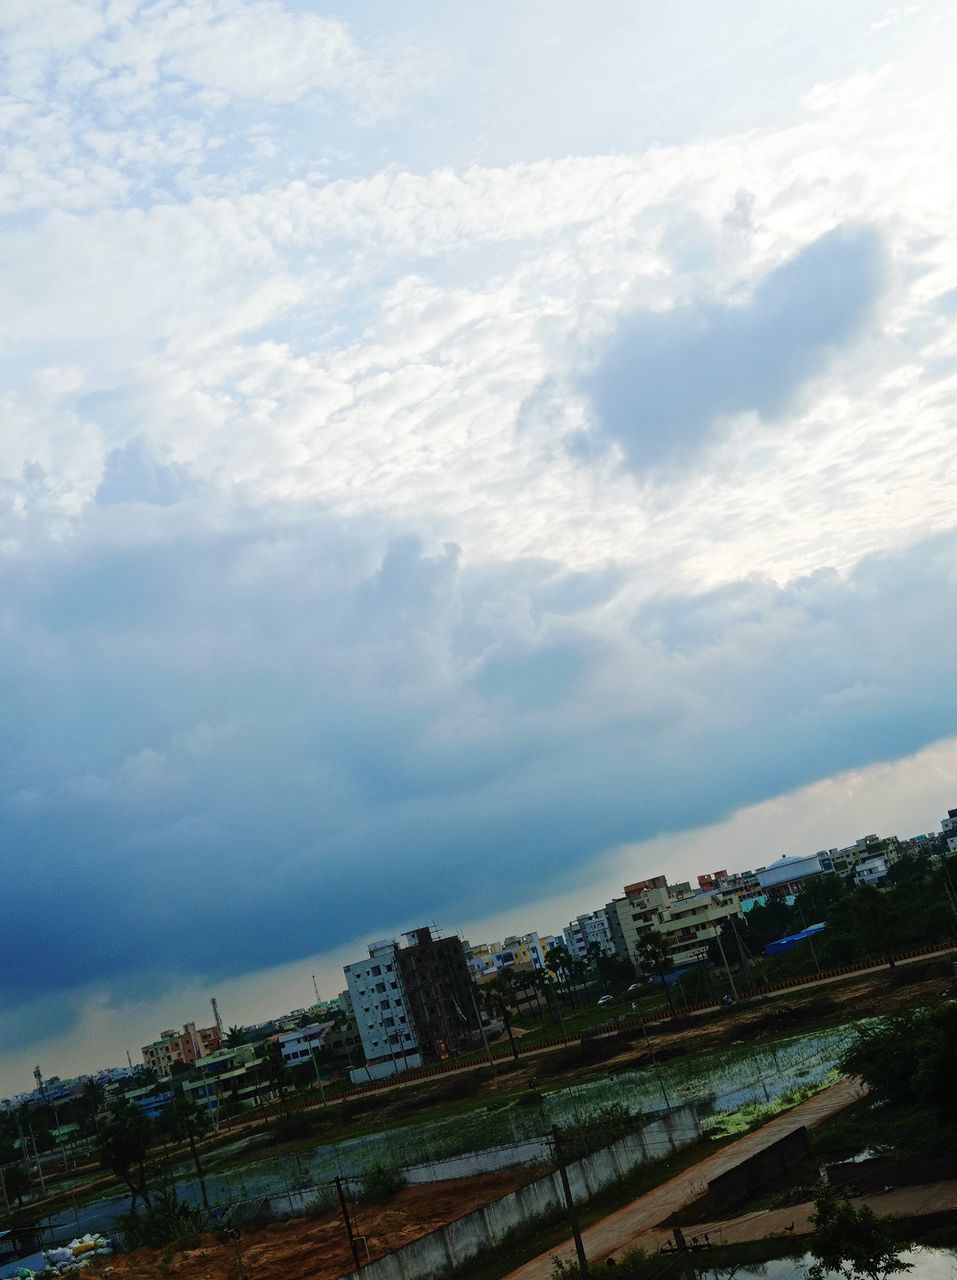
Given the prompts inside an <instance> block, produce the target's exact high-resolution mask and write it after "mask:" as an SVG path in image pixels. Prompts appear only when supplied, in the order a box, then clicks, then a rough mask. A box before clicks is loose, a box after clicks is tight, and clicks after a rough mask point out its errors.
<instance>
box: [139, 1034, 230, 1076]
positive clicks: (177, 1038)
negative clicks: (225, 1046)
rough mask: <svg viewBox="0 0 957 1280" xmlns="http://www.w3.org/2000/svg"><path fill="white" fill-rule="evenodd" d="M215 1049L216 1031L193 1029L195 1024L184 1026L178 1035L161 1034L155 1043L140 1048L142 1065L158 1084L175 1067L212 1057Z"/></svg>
mask: <svg viewBox="0 0 957 1280" xmlns="http://www.w3.org/2000/svg"><path fill="white" fill-rule="evenodd" d="M219 1047H220V1041H219V1028H218V1027H215V1026H213V1027H197V1026H196V1023H195V1022H187V1023H186V1024H185V1026H184V1027H183V1030H182V1031H181V1032H179V1033H177V1032H175V1031H161V1032H160V1038H159V1039H158V1040H154V1041H153V1043H152V1044H145V1045H143V1049H142V1054H143V1064H144V1066H146V1067H147V1068H148V1069H149V1070H150V1071H152V1072H153V1074H154V1075H155V1076H156V1078H157V1079H158V1080H165V1079H167V1078H168V1077H169V1076H171V1075H172V1074H173V1068H174V1066H176V1065H177V1064H181V1065H183V1066H187V1067H189V1066H192V1065H193V1063H194V1062H195V1061H196V1059H197V1058H202V1057H204V1056H205V1055H206V1054H209V1053H214V1052H215V1051H216V1050H217V1049H218V1048H219Z"/></svg>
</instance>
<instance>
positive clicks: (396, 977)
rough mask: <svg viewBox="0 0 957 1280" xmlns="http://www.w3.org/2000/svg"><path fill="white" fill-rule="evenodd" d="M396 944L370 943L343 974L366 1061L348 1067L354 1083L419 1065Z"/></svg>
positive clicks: (416, 1045)
mask: <svg viewBox="0 0 957 1280" xmlns="http://www.w3.org/2000/svg"><path fill="white" fill-rule="evenodd" d="M397 951H398V947H397V946H396V944H395V942H394V941H393V940H390V939H383V940H382V941H381V942H373V943H372V944H371V945H370V947H369V957H368V959H366V960H357V961H356V962H355V963H354V964H347V965H346V966H345V969H344V972H345V975H346V982H347V984H348V990H349V997H350V1000H351V1003H352V1008H353V1013H354V1016H355V1020H356V1027H357V1029H358V1032H359V1038H360V1040H361V1041H362V1050H363V1053H364V1054H365V1058H366V1065H365V1066H364V1067H362V1068H361V1069H359V1068H356V1069H354V1070H351V1071H350V1075H351V1076H352V1079H353V1080H355V1081H358V1080H360V1079H365V1078H368V1079H370V1080H374V1079H383V1078H384V1077H386V1076H388V1075H392V1074H394V1073H397V1072H399V1071H404V1070H406V1069H407V1068H409V1067H420V1066H421V1065H422V1061H423V1059H422V1054H421V1052H420V1049H419V1044H418V1040H417V1039H416V1035H415V1028H414V1026H413V1023H412V1011H411V1009H410V1008H409V1004H408V1001H407V1000H406V997H405V991H404V990H403V986H402V977H401V974H400V972H399V963H398V959H397V957H396V952H397Z"/></svg>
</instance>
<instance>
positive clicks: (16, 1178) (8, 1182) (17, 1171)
mask: <svg viewBox="0 0 957 1280" xmlns="http://www.w3.org/2000/svg"><path fill="white" fill-rule="evenodd" d="M3 1181H4V1185H5V1187H6V1191H7V1199H8V1200H16V1202H17V1204H18V1205H21V1206H22V1205H23V1197H24V1196H25V1195H26V1194H27V1192H28V1191H29V1190H30V1188H31V1187H32V1185H33V1179H32V1178H31V1177H30V1171H29V1169H28V1168H27V1167H26V1165H25V1164H11V1165H7V1167H6V1168H5V1169H4V1171H3Z"/></svg>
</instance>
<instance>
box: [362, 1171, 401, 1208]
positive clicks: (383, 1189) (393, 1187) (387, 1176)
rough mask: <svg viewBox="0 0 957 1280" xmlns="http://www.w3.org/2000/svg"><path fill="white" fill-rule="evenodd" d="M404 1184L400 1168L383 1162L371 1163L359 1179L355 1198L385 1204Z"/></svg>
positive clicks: (369, 1202)
mask: <svg viewBox="0 0 957 1280" xmlns="http://www.w3.org/2000/svg"><path fill="white" fill-rule="evenodd" d="M404 1186H405V1177H404V1176H403V1174H402V1172H401V1170H399V1169H394V1168H392V1167H391V1166H390V1165H385V1164H377V1165H373V1166H372V1168H371V1169H366V1171H365V1173H363V1174H362V1176H361V1178H360V1179H359V1185H358V1188H357V1190H356V1199H357V1200H360V1201H364V1202H366V1203H368V1204H385V1202H386V1201H387V1200H391V1199H392V1197H393V1196H394V1195H395V1194H396V1193H397V1192H399V1191H401V1190H402V1188H403V1187H404Z"/></svg>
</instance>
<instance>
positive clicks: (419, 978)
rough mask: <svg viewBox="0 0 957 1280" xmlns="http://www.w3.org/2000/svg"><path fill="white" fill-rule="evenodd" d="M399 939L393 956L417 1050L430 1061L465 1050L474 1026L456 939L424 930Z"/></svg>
mask: <svg viewBox="0 0 957 1280" xmlns="http://www.w3.org/2000/svg"><path fill="white" fill-rule="evenodd" d="M404 936H405V942H406V945H405V946H404V947H399V949H398V950H397V952H396V957H397V960H398V965H399V973H400V975H401V980H402V985H403V987H404V990H405V998H406V1001H407V1003H408V1006H409V1010H410V1013H411V1016H412V1025H413V1028H414V1030H415V1035H416V1039H417V1041H418V1044H419V1048H420V1049H421V1051H422V1053H423V1054H424V1056H425V1057H426V1058H431V1059H433V1060H434V1059H438V1058H446V1057H448V1056H449V1055H450V1054H453V1053H457V1052H460V1051H461V1050H463V1049H466V1048H470V1047H471V1043H472V1039H473V1037H474V1036H475V1035H477V1034H478V1030H479V1024H478V1018H477V1015H476V1013H475V1004H474V1000H473V994H474V993H473V991H472V981H471V978H470V976H469V966H468V962H467V960H466V955H465V948H464V946H463V945H462V940H461V938H457V937H455V936H452V937H449V938H443V937H441V936H436V934H435V933H434V932H433V931H432V930H431V929H429V928H421V929H415V930H413V932H412V933H407V934H405V935H404Z"/></svg>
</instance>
